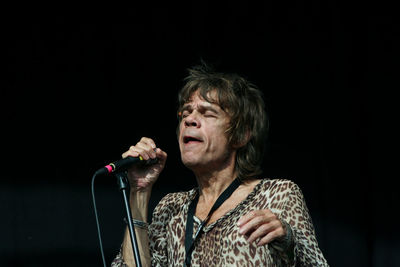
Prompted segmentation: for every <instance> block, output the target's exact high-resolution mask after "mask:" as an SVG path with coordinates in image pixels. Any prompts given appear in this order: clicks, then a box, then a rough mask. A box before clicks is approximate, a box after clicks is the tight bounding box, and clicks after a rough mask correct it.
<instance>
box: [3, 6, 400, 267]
mask: <svg viewBox="0 0 400 267" xmlns="http://www.w3.org/2000/svg"><path fill="white" fill-rule="evenodd" d="M392 10H394V9H392V8H391V7H390V6H387V5H386V6H385V5H384V4H381V5H380V6H375V5H368V4H366V3H355V2H352V4H349V3H348V2H346V3H341V2H339V1H328V2H326V1H325V2H321V1H306V2H303V1H295V2H293V3H290V4H289V3H288V2H282V3H275V2H268V3H265V4H244V3H241V4H236V3H233V2H231V3H230V4H229V5H226V6H222V5H218V6H216V5H215V4H207V3H201V4H200V2H197V3H193V4H190V3H185V4H181V5H171V4H170V3H165V4H156V3H148V4H134V5H132V6H130V7H126V6H119V7H110V6H100V7H99V6H98V5H96V6H89V5H87V6H68V5H61V4H59V5H57V6H55V5H51V6H45V5H43V6H12V7H5V8H4V9H3V12H2V13H4V14H3V16H2V18H3V23H2V31H1V35H2V43H3V45H4V44H5V47H4V46H3V49H2V52H3V56H4V57H3V60H2V62H3V66H4V65H5V66H6V70H5V72H4V71H3V74H5V77H4V78H3V79H2V80H1V124H2V128H1V129H2V130H1V132H2V137H1V151H2V166H3V167H2V174H1V179H0V203H1V204H0V214H1V220H0V233H1V242H0V247H1V249H0V265H1V266H99V265H100V264H101V258H100V254H99V248H98V239H97V235H96V228H95V220H94V214H93V208H92V203H91V196H90V180H91V176H92V174H93V173H94V171H95V170H96V169H97V168H99V167H101V166H102V165H104V164H105V163H108V162H109V161H113V160H116V159H119V158H120V155H121V153H122V152H124V151H125V150H126V149H127V148H128V147H129V146H130V145H132V144H135V143H136V142H137V141H138V139H139V138H140V137H141V136H148V137H152V138H153V139H154V140H155V141H156V143H157V144H158V146H159V147H160V148H162V149H164V150H165V151H167V152H168V154H169V158H168V162H167V166H166V168H165V171H164V173H163V174H162V176H161V177H160V179H159V181H158V182H157V185H156V186H155V188H154V194H153V198H152V204H151V205H152V207H154V205H155V204H156V203H157V202H158V200H159V199H160V198H161V197H162V196H163V195H165V194H166V193H167V192H172V191H179V190H187V189H189V188H191V187H192V186H193V185H194V182H195V181H194V178H193V176H192V174H191V173H190V172H189V171H188V170H186V169H185V168H184V167H183V165H182V164H181V162H180V159H179V153H178V147H177V141H176V136H175V127H176V123H177V120H176V111H175V108H176V95H177V91H178V90H179V88H180V87H181V86H182V79H183V78H184V77H185V75H186V74H187V72H186V68H188V67H190V66H192V65H193V64H196V63H198V62H199V60H200V59H204V60H206V61H208V62H209V63H212V64H214V65H215V66H216V68H217V70H220V71H232V72H237V73H239V74H241V75H243V76H245V77H247V78H248V79H249V80H251V81H252V82H254V83H255V84H257V85H258V86H259V87H260V88H261V89H262V91H263V92H264V95H265V99H266V102H267V104H268V111H269V114H270V117H271V132H270V136H269V141H268V152H267V156H266V158H265V160H264V175H263V176H264V177H270V178H288V179H292V180H293V181H295V182H296V183H298V184H299V185H300V187H301V188H302V190H303V193H304V195H305V198H306V201H307V204H308V207H309V209H310V213H311V215H312V217H313V220H314V224H315V228H316V233H317V236H318V241H319V245H320V247H321V249H322V251H323V253H324V255H325V257H326V258H327V260H328V262H329V263H330V264H331V266H399V265H400V256H399V255H398V252H399V249H400V246H399V241H398V238H399V232H398V224H397V223H396V222H395V218H396V217H395V216H396V215H395V214H396V212H394V211H395V206H396V204H398V200H399V197H398V196H397V188H396V187H397V186H396V184H395V176H394V175H393V174H392V173H390V172H388V171H387V165H389V164H386V163H385V162H386V160H385V159H384V157H385V155H386V154H387V153H386V148H390V149H388V150H392V149H391V147H392V143H391V142H390V141H388V140H389V133H390V132H391V130H390V127H387V125H395V124H396V119H397V118H396V116H392V117H391V114H393V112H392V108H391V107H394V106H395V105H394V104H393V102H392V101H390V100H392V99H394V98H393V97H390V95H389V93H390V91H392V90H393V89H396V88H397V89H398V86H397V87H396V86H395V83H394V82H395V79H394V78H395V77H394V73H395V72H396V71H395V70H396V67H398V66H397V61H398V59H399V52H398V51H399V50H398V47H399V42H398V41H399V38H398V33H399V28H398V26H399V25H398V24H396V22H395V20H394V18H395V16H394V14H395V13H394V11H393V12H392ZM397 71H398V69H397ZM392 118H393V119H392ZM397 121H398V119H397ZM96 193H97V199H98V208H99V213H100V220H101V225H102V229H103V241H104V246H105V250H106V256H107V259H108V262H110V261H111V259H112V258H113V257H114V255H115V254H116V253H117V251H118V249H119V245H120V243H121V239H122V233H123V229H124V228H123V220H122V218H123V216H124V214H123V206H122V200H121V196H120V193H119V192H118V188H117V185H116V181H115V179H114V178H113V177H99V178H98V180H97V181H96Z"/></svg>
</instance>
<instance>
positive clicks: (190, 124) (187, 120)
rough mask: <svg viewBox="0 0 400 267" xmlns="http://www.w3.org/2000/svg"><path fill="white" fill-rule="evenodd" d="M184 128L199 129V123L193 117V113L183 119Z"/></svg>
mask: <svg viewBox="0 0 400 267" xmlns="http://www.w3.org/2000/svg"><path fill="white" fill-rule="evenodd" d="M185 126H186V127H195V128H199V127H200V121H199V119H198V117H197V116H196V115H195V112H192V113H191V114H190V115H189V116H187V117H186V118H185Z"/></svg>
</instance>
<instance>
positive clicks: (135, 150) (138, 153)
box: [122, 146, 150, 160]
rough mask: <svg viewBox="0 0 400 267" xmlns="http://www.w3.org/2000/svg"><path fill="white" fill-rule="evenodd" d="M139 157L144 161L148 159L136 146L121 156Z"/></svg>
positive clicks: (145, 152)
mask: <svg viewBox="0 0 400 267" xmlns="http://www.w3.org/2000/svg"><path fill="white" fill-rule="evenodd" d="M124 156H125V157H128V156H131V157H139V156H141V157H142V158H143V159H144V160H148V159H149V158H150V156H149V154H148V153H147V151H146V150H145V149H143V148H141V147H138V146H131V147H130V148H129V150H128V151H127V152H125V153H124V154H122V157H124Z"/></svg>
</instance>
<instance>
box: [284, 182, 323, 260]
mask: <svg viewBox="0 0 400 267" xmlns="http://www.w3.org/2000/svg"><path fill="white" fill-rule="evenodd" d="M285 202H286V203H285V206H284V209H283V211H282V213H281V214H280V219H282V220H283V221H284V222H286V223H287V224H289V226H290V230H291V234H292V240H293V241H292V242H293V246H289V248H290V250H291V251H286V252H285V253H286V255H291V254H293V256H294V258H293V261H294V263H297V265H296V266H329V265H328V263H327V261H326V260H325V258H324V256H323V254H322V252H321V250H320V248H319V247H318V242H317V239H316V236H315V231H314V226H313V223H312V220H311V216H310V215H309V212H308V208H307V206H306V203H305V200H304V197H303V193H302V192H301V190H300V188H299V187H298V185H297V184H295V183H293V182H289V185H288V191H287V193H286V201H285ZM289 258H290V257H289Z"/></svg>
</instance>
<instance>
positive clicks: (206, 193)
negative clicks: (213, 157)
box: [196, 168, 237, 203]
mask: <svg viewBox="0 0 400 267" xmlns="http://www.w3.org/2000/svg"><path fill="white" fill-rule="evenodd" d="M236 177H237V176H236V172H235V171H234V169H233V168H228V169H224V170H222V171H214V172H207V173H202V174H196V180H197V183H198V185H199V188H200V199H201V200H203V201H205V202H209V203H213V202H215V200H216V199H217V198H218V197H219V196H220V195H221V193H222V192H223V191H224V190H225V189H226V188H227V187H228V186H229V185H230V184H231V183H232V182H233V180H235V178H236Z"/></svg>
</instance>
